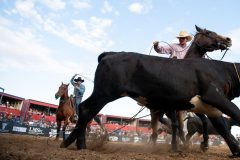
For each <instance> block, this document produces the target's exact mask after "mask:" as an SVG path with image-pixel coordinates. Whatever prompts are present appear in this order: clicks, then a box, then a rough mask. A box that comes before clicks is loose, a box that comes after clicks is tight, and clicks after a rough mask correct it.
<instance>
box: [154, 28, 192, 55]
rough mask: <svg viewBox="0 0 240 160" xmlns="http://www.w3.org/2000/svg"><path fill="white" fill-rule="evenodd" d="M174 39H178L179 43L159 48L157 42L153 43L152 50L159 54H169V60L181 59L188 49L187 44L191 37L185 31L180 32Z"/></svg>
mask: <svg viewBox="0 0 240 160" xmlns="http://www.w3.org/2000/svg"><path fill="white" fill-rule="evenodd" d="M176 38H178V40H179V43H172V44H169V45H167V46H160V45H159V41H154V42H153V46H154V50H155V51H156V52H157V53H160V54H170V58H177V59H183V58H184V56H185V55H186V53H187V51H188V48H189V46H188V45H187V42H189V41H191V40H192V36H191V35H190V34H188V33H187V32H186V31H181V32H180V33H179V35H178V36H177V37H176Z"/></svg>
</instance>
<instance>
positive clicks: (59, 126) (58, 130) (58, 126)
mask: <svg viewBox="0 0 240 160" xmlns="http://www.w3.org/2000/svg"><path fill="white" fill-rule="evenodd" d="M60 128H61V121H60V120H57V134H56V138H55V141H57V140H59V133H60Z"/></svg>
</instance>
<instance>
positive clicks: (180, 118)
mask: <svg viewBox="0 0 240 160" xmlns="http://www.w3.org/2000/svg"><path fill="white" fill-rule="evenodd" d="M177 122H178V133H179V137H180V139H181V141H182V142H183V144H185V143H186V140H185V138H184V131H183V127H184V124H183V123H184V121H183V111H178V112H177Z"/></svg>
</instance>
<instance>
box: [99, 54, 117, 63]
mask: <svg viewBox="0 0 240 160" xmlns="http://www.w3.org/2000/svg"><path fill="white" fill-rule="evenodd" d="M114 54H116V52H103V53H102V54H100V55H99V56H98V63H99V62H100V61H101V60H102V59H103V58H104V57H106V56H109V55H114Z"/></svg>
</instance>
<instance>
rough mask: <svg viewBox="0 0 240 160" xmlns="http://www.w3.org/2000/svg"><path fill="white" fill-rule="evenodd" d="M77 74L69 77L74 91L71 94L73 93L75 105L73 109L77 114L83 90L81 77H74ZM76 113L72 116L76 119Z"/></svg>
mask: <svg viewBox="0 0 240 160" xmlns="http://www.w3.org/2000/svg"><path fill="white" fill-rule="evenodd" d="M77 75H78V74H75V75H74V76H73V77H72V79H71V84H72V85H73V86H74V91H73V95H74V101H75V104H74V107H75V111H76V113H77V115H78V113H79V108H78V107H79V104H80V103H81V102H82V97H83V94H84V92H85V86H84V85H83V84H82V83H83V82H84V80H83V79H82V78H81V77H78V78H76V76H77ZM77 115H76V114H75V115H74V118H75V119H77Z"/></svg>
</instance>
